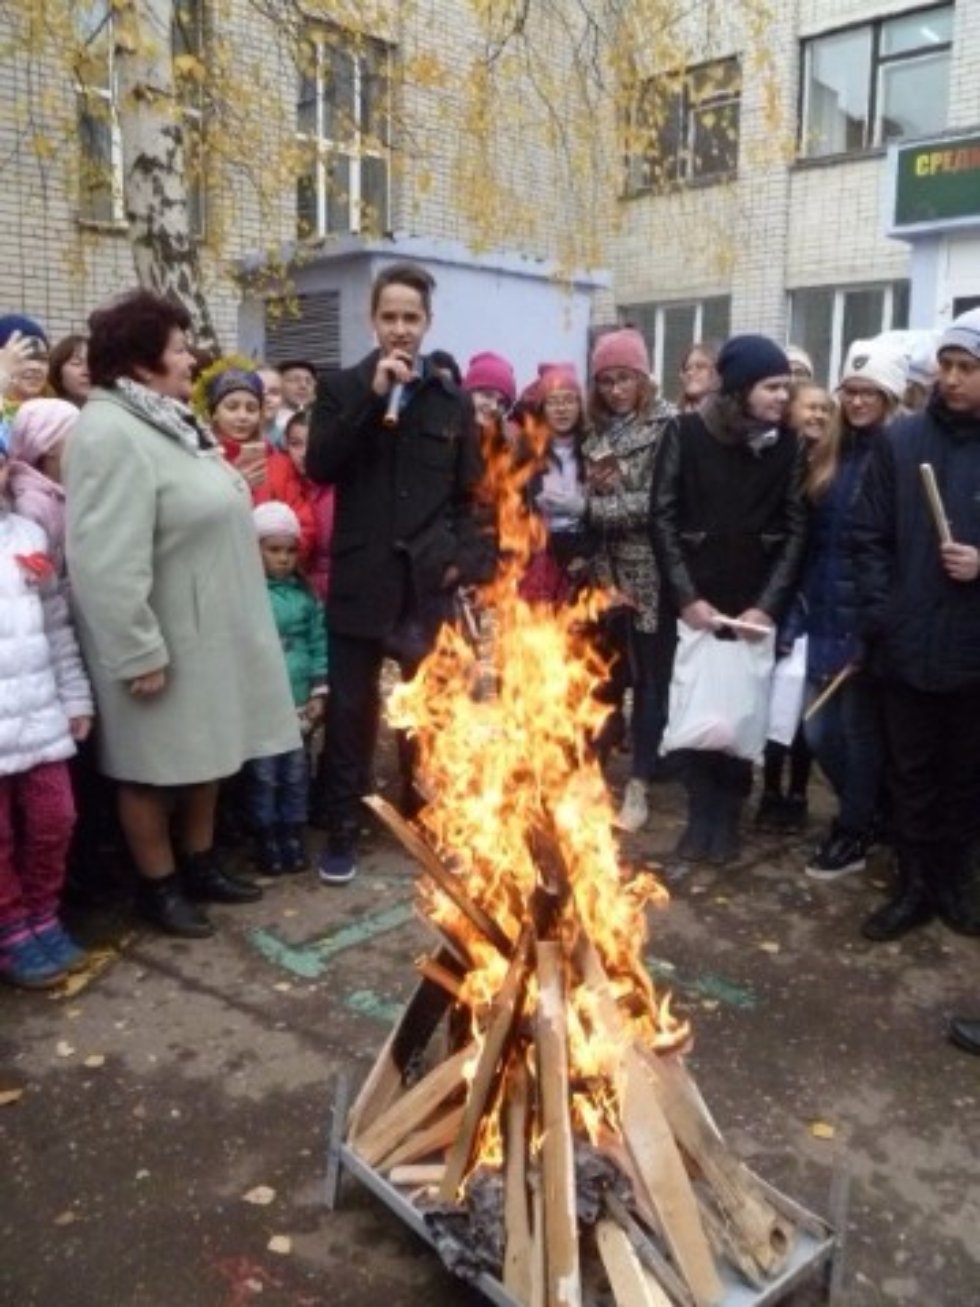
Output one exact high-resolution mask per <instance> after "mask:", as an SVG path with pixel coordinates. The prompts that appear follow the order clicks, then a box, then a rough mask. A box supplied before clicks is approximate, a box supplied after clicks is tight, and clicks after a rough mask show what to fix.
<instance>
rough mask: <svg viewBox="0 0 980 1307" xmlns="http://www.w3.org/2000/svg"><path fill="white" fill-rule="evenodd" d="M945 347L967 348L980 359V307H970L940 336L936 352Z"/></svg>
mask: <svg viewBox="0 0 980 1307" xmlns="http://www.w3.org/2000/svg"><path fill="white" fill-rule="evenodd" d="M944 349H965V350H966V352H967V353H968V354H972V355H973V357H974V358H975V359H980V309H968V310H967V312H966V313H961V314H960V316H959V317H958V318H954V319H953V321H952V322H951V323H950V324H949V326H948V327H947V328H946V330H945V331H944V332H943V334H942V335H941V336H940V337H939V344H938V345H937V346H936V353H937V354H941V353H942V352H943V350H944Z"/></svg>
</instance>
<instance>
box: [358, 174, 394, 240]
mask: <svg viewBox="0 0 980 1307" xmlns="http://www.w3.org/2000/svg"><path fill="white" fill-rule="evenodd" d="M390 226H391V223H390V222H389V219H388V160H387V159H377V158H373V157H371V156H370V155H365V156H364V157H363V158H362V159H361V225H360V230H361V231H362V232H370V233H371V234H372V235H375V236H380V235H383V234H384V233H385V232H386V231H388V230H389V228H390Z"/></svg>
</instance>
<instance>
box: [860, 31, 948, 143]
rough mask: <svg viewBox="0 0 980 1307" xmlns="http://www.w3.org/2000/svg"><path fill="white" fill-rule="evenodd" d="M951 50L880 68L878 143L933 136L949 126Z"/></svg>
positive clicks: (884, 65)
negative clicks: (947, 119) (910, 137)
mask: <svg viewBox="0 0 980 1307" xmlns="http://www.w3.org/2000/svg"><path fill="white" fill-rule="evenodd" d="M949 63H950V54H949V51H948V50H947V51H945V52H944V53H942V54H931V55H923V56H922V57H921V58H916V59H908V60H902V62H901V63H894V64H883V65H882V66H881V68H880V70H879V79H880V80H879V86H878V105H879V108H878V114H879V117H878V130H877V134H876V138H875V140H876V144H878V145H884V144H885V143H886V142H887V141H895V140H898V139H899V138H900V137H903V136H929V135H931V134H932V133H933V132H941V131H942V130H943V129H944V128H945V126H946V110H947V106H948V104H949Z"/></svg>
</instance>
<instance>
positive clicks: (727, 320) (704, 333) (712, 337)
mask: <svg viewBox="0 0 980 1307" xmlns="http://www.w3.org/2000/svg"><path fill="white" fill-rule="evenodd" d="M731 329H732V301H731V298H730V296H728V295H718V296H716V297H715V298H713V299H708V300H704V301H703V303H702V305H701V339H702V340H704V341H707V342H708V343H709V344H712V345H720V344H721V342H722V341H723V340H727V339H728V334H729V332H730V331H731Z"/></svg>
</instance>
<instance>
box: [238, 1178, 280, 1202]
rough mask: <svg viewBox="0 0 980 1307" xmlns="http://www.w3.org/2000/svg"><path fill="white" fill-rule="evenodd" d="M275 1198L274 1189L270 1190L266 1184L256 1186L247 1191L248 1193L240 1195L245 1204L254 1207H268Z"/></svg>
mask: <svg viewBox="0 0 980 1307" xmlns="http://www.w3.org/2000/svg"><path fill="white" fill-rule="evenodd" d="M275 1196H276V1191H275V1189H270V1187H269V1186H268V1185H267V1184H257V1185H256V1186H255V1188H254V1189H249V1191H248V1193H245V1194H242V1200H243V1201H244V1202H246V1203H254V1204H255V1206H256V1207H268V1206H269V1204H270V1203H271V1202H273V1201H274V1199H275Z"/></svg>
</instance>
